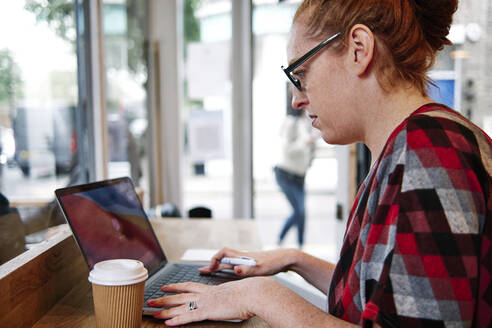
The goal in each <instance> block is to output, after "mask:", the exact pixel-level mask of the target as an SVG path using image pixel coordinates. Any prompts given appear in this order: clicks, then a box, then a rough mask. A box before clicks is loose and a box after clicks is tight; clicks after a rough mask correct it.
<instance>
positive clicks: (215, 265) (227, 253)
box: [200, 248, 243, 273]
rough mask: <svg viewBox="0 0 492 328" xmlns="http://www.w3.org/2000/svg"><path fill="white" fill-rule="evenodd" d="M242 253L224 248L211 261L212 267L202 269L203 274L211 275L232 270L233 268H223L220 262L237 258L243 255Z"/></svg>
mask: <svg viewBox="0 0 492 328" xmlns="http://www.w3.org/2000/svg"><path fill="white" fill-rule="evenodd" d="M242 254H243V253H242V252H239V251H236V250H233V249H230V248H222V249H221V250H220V251H219V252H218V253H217V254H215V255H214V256H213V257H212V259H211V260H210V265H209V266H208V267H204V268H201V269H200V272H201V273H211V272H215V271H218V270H222V269H231V268H232V266H230V265H229V267H224V268H221V263H220V260H221V259H222V258H224V257H235V256H240V255H242Z"/></svg>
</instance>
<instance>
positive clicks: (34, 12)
mask: <svg viewBox="0 0 492 328" xmlns="http://www.w3.org/2000/svg"><path fill="white" fill-rule="evenodd" d="M0 29H1V30H2V31H3V32H2V33H0V191H1V193H2V194H3V195H5V196H6V198H7V199H8V201H10V206H11V207H10V208H8V207H7V206H5V205H6V204H5V203H4V200H2V209H1V212H2V214H0V215H7V216H9V215H11V216H10V217H9V218H10V219H13V217H12V216H13V215H14V213H17V214H19V215H20V218H21V220H22V223H23V224H24V231H26V234H31V233H34V232H38V231H40V230H43V229H45V228H47V227H49V226H52V225H57V224H61V223H64V219H63V217H61V216H59V215H57V214H56V211H55V212H53V211H52V210H53V209H56V203H55V202H54V201H53V199H54V193H53V192H54V190H55V189H56V188H58V187H62V186H66V185H67V184H68V183H70V181H75V178H76V173H77V170H75V167H76V166H77V134H76V128H75V127H76V111H77V59H76V51H75V50H76V47H75V21H74V4H73V1H57V2H51V1H50V2H46V1H41V0H26V1H2V2H0ZM50 202H51V203H50ZM14 207H17V209H14ZM9 218H7V217H6V218H5V220H9ZM1 219H2V220H3V219H4V217H1ZM13 220H15V219H13ZM19 231H22V229H21V230H17V231H16V232H19ZM22 234H23V233H21V235H22ZM39 236H40V238H41V239H42V238H43V236H41V235H39ZM26 241H27V242H30V241H32V242H35V241H39V240H36V238H34V239H32V238H31V239H29V238H28V237H26ZM1 242H2V245H4V244H3V243H4V242H5V241H4V240H1ZM15 245H18V244H15ZM21 245H22V248H24V239H23V236H22V239H21ZM11 246H12V247H14V244H12V245H11ZM1 253H2V252H0V257H2V254H1ZM2 260H5V258H0V263H1V262H2Z"/></svg>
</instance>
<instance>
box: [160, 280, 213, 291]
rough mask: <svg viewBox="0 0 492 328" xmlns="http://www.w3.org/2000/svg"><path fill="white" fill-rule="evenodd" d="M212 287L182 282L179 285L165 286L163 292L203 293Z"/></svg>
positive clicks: (162, 288)
mask: <svg viewBox="0 0 492 328" xmlns="http://www.w3.org/2000/svg"><path fill="white" fill-rule="evenodd" d="M209 288H212V286H209V285H204V284H200V283H198V282H182V283H179V284H170V285H164V286H162V287H161V290H162V291H164V292H167V293H202V292H204V291H206V290H207V289H209Z"/></svg>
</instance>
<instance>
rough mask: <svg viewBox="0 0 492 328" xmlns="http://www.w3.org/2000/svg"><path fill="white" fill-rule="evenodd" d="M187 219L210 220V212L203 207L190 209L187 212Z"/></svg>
mask: <svg viewBox="0 0 492 328" xmlns="http://www.w3.org/2000/svg"><path fill="white" fill-rule="evenodd" d="M188 217H189V218H211V217H212V210H211V209H209V208H208V207H204V206H196V207H192V208H190V209H189V210H188Z"/></svg>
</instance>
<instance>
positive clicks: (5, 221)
mask: <svg viewBox="0 0 492 328" xmlns="http://www.w3.org/2000/svg"><path fill="white" fill-rule="evenodd" d="M24 251H25V245H24V224H23V223H22V220H21V218H20V215H19V211H18V210H17V209H16V208H12V207H10V205H9V201H8V200H7V198H5V196H3V195H2V194H0V264H2V263H5V262H7V261H9V260H11V259H13V258H14V257H16V256H17V255H19V254H21V253H22V252H24Z"/></svg>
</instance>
